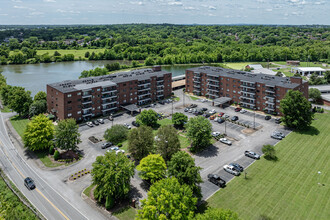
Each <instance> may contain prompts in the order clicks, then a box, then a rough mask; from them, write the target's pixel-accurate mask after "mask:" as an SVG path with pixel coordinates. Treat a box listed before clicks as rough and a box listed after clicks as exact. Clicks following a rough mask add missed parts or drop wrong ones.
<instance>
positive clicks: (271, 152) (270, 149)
mask: <svg viewBox="0 0 330 220" xmlns="http://www.w3.org/2000/svg"><path fill="white" fill-rule="evenodd" d="M262 153H264V155H265V158H266V159H267V160H276V158H277V157H276V151H275V148H274V146H272V145H270V144H267V145H264V146H263V147H262Z"/></svg>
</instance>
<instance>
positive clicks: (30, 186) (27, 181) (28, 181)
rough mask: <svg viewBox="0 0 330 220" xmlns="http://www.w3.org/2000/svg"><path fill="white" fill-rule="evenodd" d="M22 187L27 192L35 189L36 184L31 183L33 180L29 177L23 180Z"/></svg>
mask: <svg viewBox="0 0 330 220" xmlns="http://www.w3.org/2000/svg"><path fill="white" fill-rule="evenodd" d="M24 185H25V186H26V188H28V189H29V190H32V189H35V188H36V184H35V183H34V181H33V179H32V178H31V177H26V178H25V179H24Z"/></svg>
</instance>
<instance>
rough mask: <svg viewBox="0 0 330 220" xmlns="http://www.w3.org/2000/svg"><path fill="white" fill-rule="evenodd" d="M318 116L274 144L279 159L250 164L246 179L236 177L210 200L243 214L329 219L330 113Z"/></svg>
mask: <svg viewBox="0 0 330 220" xmlns="http://www.w3.org/2000/svg"><path fill="white" fill-rule="evenodd" d="M315 118H316V120H315V121H313V124H312V128H311V129H310V130H309V131H306V132H292V133H291V134H290V135H288V137H286V138H285V139H284V140H282V141H281V142H280V143H279V144H278V145H276V150H277V156H278V158H279V160H278V161H277V162H270V161H267V160H265V159H264V158H261V160H260V161H257V162H256V163H254V164H252V165H251V166H250V167H249V168H248V169H247V179H244V175H241V176H240V177H238V178H237V177H236V178H235V179H234V180H233V181H231V182H230V183H228V185H227V187H226V188H225V189H221V190H220V191H218V192H217V193H216V194H215V195H213V196H212V197H211V198H210V199H208V203H209V205H210V206H212V207H219V208H220V207H221V208H229V209H232V210H233V211H235V212H237V213H238V214H239V216H240V217H241V218H242V219H258V218H260V216H262V215H263V216H264V217H269V219H329V217H330V202H329V201H330V200H329V198H330V190H329V182H330V178H329V167H330V164H329V161H330V160H329V158H330V150H329V147H330V144H329V143H330V135H329V131H330V115H329V113H324V114H317V115H316V117H315ZM319 171H320V172H321V173H320V174H319V173H318V172H319ZM260 219H261V218H260ZM263 219H266V218H263Z"/></svg>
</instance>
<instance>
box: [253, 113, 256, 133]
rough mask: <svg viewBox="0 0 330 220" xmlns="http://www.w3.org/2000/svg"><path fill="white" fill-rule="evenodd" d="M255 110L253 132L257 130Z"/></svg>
mask: <svg viewBox="0 0 330 220" xmlns="http://www.w3.org/2000/svg"><path fill="white" fill-rule="evenodd" d="M253 110H254V117H253V130H256V108H253Z"/></svg>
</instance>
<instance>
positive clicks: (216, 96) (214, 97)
mask: <svg viewBox="0 0 330 220" xmlns="http://www.w3.org/2000/svg"><path fill="white" fill-rule="evenodd" d="M219 97H220V96H218V95H215V94H209V98H210V99H216V98H219Z"/></svg>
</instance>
